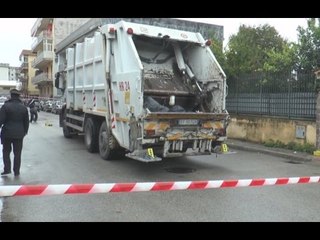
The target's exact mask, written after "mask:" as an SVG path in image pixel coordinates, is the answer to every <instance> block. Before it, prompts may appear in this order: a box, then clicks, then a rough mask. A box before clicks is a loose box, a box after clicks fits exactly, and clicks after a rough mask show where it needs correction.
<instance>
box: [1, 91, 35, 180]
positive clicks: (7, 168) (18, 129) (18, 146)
mask: <svg viewBox="0 0 320 240" xmlns="http://www.w3.org/2000/svg"><path fill="white" fill-rule="evenodd" d="M10 95H11V99H10V100H8V101H6V102H5V104H4V105H3V106H2V107H1V109H0V127H2V129H1V144H2V145H3V149H2V155H3V164H4V171H3V172H2V173H1V175H2V176H4V175H7V174H10V173H11V160H10V153H11V150H12V148H11V145H12V147H13V154H14V161H13V171H14V175H15V176H19V175H20V165H21V151H22V145H23V138H24V137H25V136H26V135H27V133H28V129H29V114H28V108H27V107H26V106H25V105H24V104H23V103H22V101H21V100H20V92H19V91H18V90H17V89H12V90H10Z"/></svg>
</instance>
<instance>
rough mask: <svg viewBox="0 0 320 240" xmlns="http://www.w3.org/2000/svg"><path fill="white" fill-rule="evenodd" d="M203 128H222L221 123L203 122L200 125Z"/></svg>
mask: <svg viewBox="0 0 320 240" xmlns="http://www.w3.org/2000/svg"><path fill="white" fill-rule="evenodd" d="M202 127H203V128H215V129H216V128H223V124H222V123H221V122H204V123H203V124H202Z"/></svg>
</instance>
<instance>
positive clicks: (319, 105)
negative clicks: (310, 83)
mask: <svg viewBox="0 0 320 240" xmlns="http://www.w3.org/2000/svg"><path fill="white" fill-rule="evenodd" d="M316 128H317V130H316V148H317V149H320V88H319V89H317V102H316Z"/></svg>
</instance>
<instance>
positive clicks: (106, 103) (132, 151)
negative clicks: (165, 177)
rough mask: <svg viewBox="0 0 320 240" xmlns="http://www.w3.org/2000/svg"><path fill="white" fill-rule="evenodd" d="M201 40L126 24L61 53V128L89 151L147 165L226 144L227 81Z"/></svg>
mask: <svg viewBox="0 0 320 240" xmlns="http://www.w3.org/2000/svg"><path fill="white" fill-rule="evenodd" d="M210 44H211V42H210V40H205V39H204V38H203V37H202V35H201V34H200V33H196V32H187V31H181V30H176V29H169V28H163V27H157V26H151V25H144V24H137V23H131V22H125V21H119V22H117V23H115V24H105V25H103V26H101V27H100V28H99V31H96V32H95V34H94V36H92V37H87V38H85V39H84V41H81V42H77V43H75V44H74V45H72V46H71V47H69V48H67V49H66V51H64V52H61V53H59V54H58V65H59V71H58V72H57V73H56V82H55V85H56V87H57V88H59V89H61V90H62V91H63V93H64V98H65V103H66V104H65V106H64V107H63V109H62V111H61V114H60V126H61V127H62V128H63V134H64V136H65V137H66V138H71V137H72V136H73V135H75V134H84V143H85V146H86V148H87V150H88V151H89V152H99V154H100V156H101V157H102V158H103V159H106V160H112V159H113V158H114V157H115V156H116V155H119V154H121V153H123V154H125V155H126V156H127V157H129V158H132V159H136V160H139V161H143V162H152V161H160V160H161V159H162V158H169V157H180V156H190V155H210V154H212V153H214V152H216V151H217V150H218V149H219V147H220V145H221V144H222V143H223V142H224V141H225V140H226V128H227V125H228V120H229V114H228V112H227V110H226V103H225V99H226V89H227V86H226V76H225V73H224V72H223V70H222V69H221V67H220V65H219V63H218V62H217V60H216V58H215V56H214V54H213V53H212V51H211V49H210Z"/></svg>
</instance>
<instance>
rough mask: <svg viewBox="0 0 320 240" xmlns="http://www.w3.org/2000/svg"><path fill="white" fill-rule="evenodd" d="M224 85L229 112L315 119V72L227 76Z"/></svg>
mask: <svg viewBox="0 0 320 240" xmlns="http://www.w3.org/2000/svg"><path fill="white" fill-rule="evenodd" d="M227 84H228V96H227V99H226V108H227V110H228V112H229V113H235V114H254V115H266V116H279V117H285V118H290V119H315V118H316V91H315V75H314V73H309V74H297V75H294V76H293V75H292V74H291V73H287V74H266V73H255V74H250V75H242V76H239V77H236V78H230V79H228V80H227Z"/></svg>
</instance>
